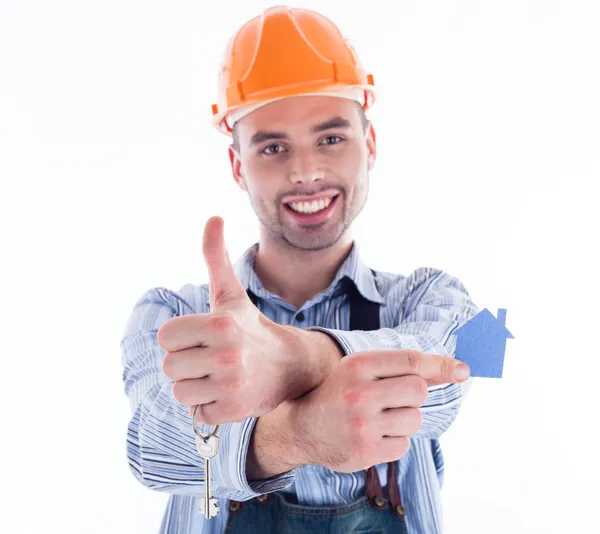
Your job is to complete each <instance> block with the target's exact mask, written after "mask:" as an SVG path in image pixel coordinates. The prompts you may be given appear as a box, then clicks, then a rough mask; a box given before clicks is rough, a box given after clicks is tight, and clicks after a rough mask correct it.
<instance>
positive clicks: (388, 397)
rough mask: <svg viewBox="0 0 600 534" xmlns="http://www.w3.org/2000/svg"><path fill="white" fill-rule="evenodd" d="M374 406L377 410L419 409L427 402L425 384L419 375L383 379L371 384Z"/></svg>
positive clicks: (427, 394) (427, 392)
mask: <svg viewBox="0 0 600 534" xmlns="http://www.w3.org/2000/svg"><path fill="white" fill-rule="evenodd" d="M372 387H373V390H374V404H375V406H377V407H378V408H379V409H382V410H385V409H387V408H400V407H408V408H419V407H420V406H422V405H423V403H424V402H425V401H426V400H427V397H428V396H429V391H428V390H427V382H426V381H425V379H424V378H423V377H421V376H419V375H404V376H393V377H390V378H383V379H381V380H377V381H375V382H373V385H372Z"/></svg>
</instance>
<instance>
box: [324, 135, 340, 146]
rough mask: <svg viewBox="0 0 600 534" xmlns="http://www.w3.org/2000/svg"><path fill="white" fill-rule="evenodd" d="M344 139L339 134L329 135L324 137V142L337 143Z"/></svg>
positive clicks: (327, 143)
mask: <svg viewBox="0 0 600 534" xmlns="http://www.w3.org/2000/svg"><path fill="white" fill-rule="evenodd" d="M341 141H343V139H342V138H341V137H340V136H339V135H328V136H327V137H325V138H324V139H323V144H325V145H337V144H338V143H340V142H341Z"/></svg>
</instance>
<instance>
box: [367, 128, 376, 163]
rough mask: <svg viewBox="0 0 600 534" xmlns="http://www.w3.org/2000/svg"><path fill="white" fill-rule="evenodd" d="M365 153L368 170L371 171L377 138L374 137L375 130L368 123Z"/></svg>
mask: <svg viewBox="0 0 600 534" xmlns="http://www.w3.org/2000/svg"><path fill="white" fill-rule="evenodd" d="M366 143H367V153H368V160H367V161H368V168H369V170H371V169H372V168H373V165H375V158H376V157H377V136H376V135H375V128H374V127H373V124H372V123H369V127H368V128H367V137H366Z"/></svg>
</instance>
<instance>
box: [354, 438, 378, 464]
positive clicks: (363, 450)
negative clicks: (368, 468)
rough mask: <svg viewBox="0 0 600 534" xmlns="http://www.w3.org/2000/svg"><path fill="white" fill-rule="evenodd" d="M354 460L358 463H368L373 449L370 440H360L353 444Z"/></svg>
mask: <svg viewBox="0 0 600 534" xmlns="http://www.w3.org/2000/svg"><path fill="white" fill-rule="evenodd" d="M353 449H354V454H353V456H354V458H355V459H356V460H358V461H360V462H366V463H369V460H370V458H371V456H372V455H373V451H374V447H373V443H372V441H371V440H367V439H361V440H357V441H356V442H355V444H354V447H353Z"/></svg>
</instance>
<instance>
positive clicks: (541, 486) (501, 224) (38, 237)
mask: <svg viewBox="0 0 600 534" xmlns="http://www.w3.org/2000/svg"><path fill="white" fill-rule="evenodd" d="M294 5H295V6H297V7H313V8H319V9H320V11H321V12H322V13H323V14H325V15H327V16H329V17H330V18H332V19H333V20H334V21H335V22H336V24H338V25H339V26H340V28H341V29H342V31H343V32H344V33H345V34H346V35H347V36H348V37H349V38H350V40H351V42H352V43H353V45H354V47H355V48H356V50H357V52H358V54H359V56H360V57H361V60H362V62H363V64H364V65H365V67H366V69H367V71H368V72H370V73H372V74H373V75H374V78H375V83H376V87H377V88H378V90H379V100H378V102H377V104H376V106H375V108H374V109H373V112H372V113H371V115H370V118H371V119H372V120H373V122H374V125H375V127H376V131H377V134H378V148H379V155H378V160H377V163H376V166H375V169H374V171H373V174H372V182H371V184H372V186H371V192H370V198H369V202H368V204H367V207H366V208H365V210H364V211H363V213H362V214H361V216H360V217H359V219H358V220H357V222H356V224H355V237H356V239H357V241H358V242H359V243H360V244H361V246H362V250H363V253H364V257H365V259H366V260H367V262H368V263H369V264H370V265H371V266H372V267H375V268H378V269H383V270H387V271H391V272H398V273H402V274H405V275H406V274H408V273H409V272H410V271H412V270H413V269H415V268H417V267H419V266H434V267H439V268H442V269H444V270H446V271H447V272H449V273H451V274H453V275H455V276H457V277H458V278H459V279H460V280H461V281H462V282H463V283H464V284H465V286H466V287H467V289H468V290H469V292H470V293H471V295H472V296H473V298H474V299H475V301H476V303H477V305H478V306H479V307H480V308H488V309H489V310H490V311H491V312H492V313H493V314H494V315H495V314H496V312H497V309H498V308H499V307H503V308H507V327H508V329H509V330H510V331H511V332H512V334H513V335H514V337H515V339H514V340H508V341H507V350H506V360H505V367H504V377H503V378H502V379H501V380H497V379H483V378H479V379H476V380H475V384H474V385H473V387H472V389H471V391H470V393H469V396H468V397H467V400H466V401H465V403H464V405H463V407H462V409H461V412H460V414H459V416H458V418H457V420H456V422H455V423H454V424H453V425H452V427H451V428H450V430H448V432H447V433H446V434H445V435H444V436H443V438H442V446H443V451H444V456H445V459H446V479H445V483H444V487H443V490H442V495H443V506H444V519H445V532H446V533H448V534H465V533H473V534H481V533H484V532H485V533H486V534H494V533H498V534H500V533H502V534H504V533H506V532H511V533H538V532H539V533H542V532H544V533H548V532H552V533H559V532H560V533H562V532H568V533H584V532H598V531H599V529H600V527H599V526H598V516H597V509H598V497H599V495H600V491H599V490H598V480H599V479H600V464H599V462H598V422H599V421H600V417H598V408H599V403H598V400H597V399H598V393H597V385H596V384H597V383H598V376H599V373H600V364H599V352H600V351H599V348H598V339H597V337H598V333H599V330H600V329H599V327H598V321H599V319H598V313H597V312H598V305H599V303H600V299H599V297H600V295H599V291H598V272H599V268H600V262H599V260H598V230H599V229H600V220H599V219H600V217H599V215H598V203H599V196H598V192H599V191H598V189H599V187H598V183H599V180H600V155H599V154H600V128H599V124H600V97H599V95H600V59H599V53H600V37H599V36H600V32H599V31H598V27H599V22H600V16H599V15H600V13H599V10H598V7H597V5H598V4H597V3H595V2H592V1H590V2H587V3H584V2H575V1H572V0H571V1H562V2H560V1H558V0H553V1H542V0H537V1H525V0H519V1H511V2H506V1H504V2H497V1H492V0H488V1H479V2H478V1H475V0H471V1H448V0H442V1H435V2H434V1H428V2H417V1H414V0H413V1H408V0H403V1H401V2H388V1H387V0H386V1H385V2H383V1H374V0H370V1H368V2H364V1H361V2H354V3H350V2H343V3H342V2H338V1H333V0H332V1H327V2H326V1H324V0H318V1H313V2H308V1H298V2H296V4H294ZM268 6H269V4H267V3H263V2H252V1H244V2H242V1H237V2H233V1H231V0H229V1H227V2H201V1H195V2H191V1H171V2H166V1H162V2H158V1H148V0H147V1H144V2H141V1H134V0H118V1H115V0H105V1H102V2H90V1H87V2H82V1H75V0H73V1H71V2H68V1H66V0H55V1H54V2H45V1H37V2H33V1H24V0H3V1H2V3H1V4H0V179H1V190H0V224H1V226H0V228H1V243H0V245H1V248H0V254H1V258H2V261H1V262H0V269H1V279H2V283H3V287H2V304H3V305H2V306H1V311H0V321H1V322H0V324H1V326H0V329H1V339H2V363H3V376H4V380H3V383H2V388H1V389H0V391H1V395H2V399H1V402H2V403H1V406H2V420H1V426H0V428H1V429H2V436H3V437H2V441H1V443H2V444H1V447H2V460H3V465H2V471H1V472H2V484H1V488H2V490H1V491H2V493H3V495H4V496H3V499H2V500H3V506H2V508H3V509H4V511H3V512H2V530H3V531H4V532H11V533H12V534H18V533H34V532H35V533H42V532H44V533H61V534H71V533H77V534H80V533H98V534H100V533H102V534H104V533H106V532H111V533H114V534H117V533H144V534H147V533H149V532H156V531H157V530H158V525H159V523H160V520H161V518H162V514H163V511H164V507H165V503H166V500H167V495H166V494H164V493H158V492H153V491H151V490H148V489H146V488H144V487H143V486H141V485H140V484H139V483H138V482H136V481H135V479H134V477H133V475H132V474H131V473H130V472H129V468H128V465H127V461H126V455H125V434H126V428H127V423H128V420H129V415H130V413H129V406H128V403H127V399H126V397H125V394H124V391H123V384H122V381H121V373H122V369H121V354H120V348H119V341H120V338H121V334H122V331H123V328H124V326H125V322H126V320H127V318H128V316H129V314H130V312H131V310H132V308H133V305H134V303H135V301H136V300H137V298H138V297H139V296H141V294H142V293H143V292H144V291H146V290H147V289H149V288H150V287H155V286H166V287H170V288H171V289H174V290H177V289H178V288H180V287H181V286H182V285H183V284H185V283H203V282H205V281H206V280H207V274H206V268H205V266H204V263H203V259H202V253H201V239H202V230H203V226H204V223H205V221H206V219H207V218H208V217H209V216H210V215H213V214H218V215H222V216H223V217H224V218H225V224H226V226H225V236H226V241H227V245H228V247H229V251H230V254H231V256H232V257H234V258H237V257H238V256H239V255H240V254H241V253H242V252H243V251H244V250H245V249H246V248H247V247H248V246H249V245H250V244H251V243H253V242H254V241H255V240H256V238H257V236H258V232H257V230H258V226H257V224H256V220H255V216H254V213H253V212H252V211H251V208H250V206H249V203H248V200H247V197H246V196H245V194H244V193H242V192H241V191H239V190H238V189H237V188H236V186H235V184H234V182H233V179H232V178H231V174H230V170H229V162H228V158H227V143H228V141H227V138H226V137H225V136H223V135H221V134H219V133H217V132H216V131H213V130H212V129H211V128H210V126H209V120H210V116H211V112H210V106H211V104H212V103H213V102H215V99H216V75H217V71H218V68H219V64H220V62H221V58H222V52H223V50H224V47H225V44H226V42H227V39H228V38H229V36H230V35H231V34H232V33H233V32H234V31H235V29H236V28H237V27H238V26H239V25H241V24H242V23H243V22H245V21H246V20H247V19H248V18H250V17H252V16H254V15H256V14H258V13H259V12H260V11H261V10H262V9H263V8H265V7H268ZM392 6H393V7H392ZM415 227H416V228H417V231H415ZM382 228H387V231H386V232H387V234H388V235H387V236H384V235H383V232H381V229H382ZM390 235H393V236H394V239H393V245H392V246H389V245H386V241H385V240H384V237H385V239H386V240H389V237H390Z"/></svg>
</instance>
